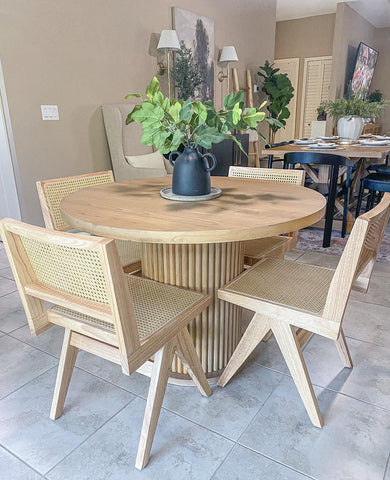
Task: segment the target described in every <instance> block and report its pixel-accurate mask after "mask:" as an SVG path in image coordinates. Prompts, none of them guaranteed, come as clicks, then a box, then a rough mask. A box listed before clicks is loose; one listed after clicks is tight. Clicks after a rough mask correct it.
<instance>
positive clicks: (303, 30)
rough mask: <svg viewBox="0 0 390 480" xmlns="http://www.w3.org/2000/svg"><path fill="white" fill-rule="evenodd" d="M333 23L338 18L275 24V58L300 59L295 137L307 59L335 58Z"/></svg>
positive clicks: (330, 16) (310, 18)
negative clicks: (332, 56) (333, 56)
mask: <svg viewBox="0 0 390 480" xmlns="http://www.w3.org/2000/svg"><path fill="white" fill-rule="evenodd" d="M334 23H335V14H329V15H317V16H314V17H307V18H300V19H297V20H285V21H283V22H277V23H276V35H275V58H278V59H281V58H297V57H298V58H299V78H298V92H296V95H297V118H296V128H295V136H298V135H299V125H300V117H301V97H302V83H303V68H304V59H305V58H309V57H323V56H330V55H332V49H333V34H334Z"/></svg>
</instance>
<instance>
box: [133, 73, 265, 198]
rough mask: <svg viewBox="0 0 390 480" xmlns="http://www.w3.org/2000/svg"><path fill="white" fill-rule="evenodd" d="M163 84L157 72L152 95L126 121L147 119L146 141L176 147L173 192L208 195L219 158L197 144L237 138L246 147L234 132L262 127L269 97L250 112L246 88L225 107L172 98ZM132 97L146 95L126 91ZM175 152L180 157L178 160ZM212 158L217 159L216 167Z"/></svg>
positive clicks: (160, 146)
mask: <svg viewBox="0 0 390 480" xmlns="http://www.w3.org/2000/svg"><path fill="white" fill-rule="evenodd" d="M159 88H160V84H159V81H158V80H157V78H156V77H154V78H153V80H152V81H151V82H150V85H149V86H148V87H147V89H146V97H147V98H145V99H144V100H143V101H142V103H140V104H139V105H136V106H135V107H134V109H133V110H132V111H131V112H130V113H129V115H128V116H127V119H126V124H129V123H131V122H137V123H140V124H142V129H143V135H142V139H141V143H142V144H143V145H154V146H155V147H156V149H157V150H159V151H160V152H161V153H163V154H164V153H169V152H170V155H169V161H170V163H171V165H173V167H174V168H173V178H172V192H173V193H174V194H175V195H183V196H203V195H208V194H209V193H210V173H209V172H210V171H211V170H212V169H213V168H214V167H215V165H216V159H215V157H214V156H213V155H212V154H210V153H207V154H204V155H201V154H200V153H199V151H198V150H197V148H198V147H204V148H211V146H212V144H213V143H219V142H222V141H223V140H224V139H225V138H231V139H232V140H233V141H234V142H236V144H237V145H238V147H239V148H240V149H241V150H242V151H244V150H243V148H242V145H241V143H240V142H239V141H238V140H237V138H236V137H235V136H234V133H233V132H234V131H235V130H236V129H237V130H248V129H252V130H256V127H257V124H258V123H259V122H261V121H262V120H264V117H265V113H264V112H262V111H260V109H261V108H262V107H263V106H264V105H265V102H264V103H263V104H262V105H261V106H260V107H259V108H249V109H248V110H247V111H245V108H246V106H245V103H244V101H243V98H244V92H243V91H242V90H240V91H238V92H237V93H236V95H233V94H232V93H229V94H228V95H226V97H225V99H224V103H223V105H224V107H223V108H222V109H221V110H216V109H215V108H214V105H213V103H212V101H206V102H204V103H201V102H195V101H191V99H187V100H185V101H183V100H176V99H173V100H169V98H167V97H164V95H163V94H162V92H161V91H160V89H159ZM129 97H138V98H139V97H140V95H138V94H131V95H127V96H126V98H129ZM244 111H245V113H244ZM181 145H183V146H184V151H183V152H182V153H179V152H177V151H176V150H177V149H178V148H179V146H181ZM244 153H245V152H244ZM175 154H176V155H178V156H177V157H176V159H175V160H173V156H174V155H175ZM207 157H210V158H211V159H212V165H211V166H210V165H209V163H208V160H207Z"/></svg>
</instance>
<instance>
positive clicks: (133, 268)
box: [36, 170, 141, 273]
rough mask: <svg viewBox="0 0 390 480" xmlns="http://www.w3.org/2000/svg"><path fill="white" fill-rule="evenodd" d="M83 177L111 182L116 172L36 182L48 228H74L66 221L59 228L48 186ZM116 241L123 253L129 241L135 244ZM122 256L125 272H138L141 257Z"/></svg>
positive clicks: (94, 181) (95, 182)
mask: <svg viewBox="0 0 390 480" xmlns="http://www.w3.org/2000/svg"><path fill="white" fill-rule="evenodd" d="M83 179H85V180H86V181H88V180H89V179H90V180H91V185H96V184H98V182H97V180H98V179H99V180H101V182H99V183H111V182H114V181H115V179H114V174H113V173H112V170H105V171H102V172H94V173H86V174H84V175H73V176H70V177H62V178H51V179H49V180H41V181H38V182H36V187H37V191H38V198H39V203H40V205H41V210H42V216H43V221H44V223H45V227H46V228H50V229H52V230H57V231H62V232H66V231H69V230H72V227H71V226H70V225H67V224H66V223H65V222H64V226H63V227H62V228H58V226H57V225H56V221H55V218H54V212H53V208H54V207H53V206H51V203H50V199H49V197H48V195H47V191H46V187H47V186H50V185H52V184H55V183H60V182H61V183H62V182H69V183H70V184H71V183H73V182H75V181H78V180H83ZM86 186H88V185H86ZM80 188H83V187H80ZM65 196H66V195H64V197H65ZM58 208H59V207H58ZM57 213H58V212H57ZM116 242H117V247H118V249H119V250H120V251H122V252H123V253H124V252H125V250H127V249H128V248H129V246H130V245H127V244H128V243H129V244H132V245H134V246H135V243H134V242H125V241H123V240H117V241H116ZM122 256H123V257H124V259H125V260H124V261H123V262H122V263H123V268H124V270H125V272H127V273H130V272H137V271H139V270H140V269H141V259H140V258H139V259H138V258H135V259H131V261H130V262H129V261H128V260H127V261H126V257H127V255H126V253H124V255H122Z"/></svg>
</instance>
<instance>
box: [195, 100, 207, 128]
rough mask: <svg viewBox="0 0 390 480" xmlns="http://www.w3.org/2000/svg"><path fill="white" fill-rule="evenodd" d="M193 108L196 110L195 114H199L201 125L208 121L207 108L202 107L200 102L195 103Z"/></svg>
mask: <svg viewBox="0 0 390 480" xmlns="http://www.w3.org/2000/svg"><path fill="white" fill-rule="evenodd" d="M192 107H193V109H194V113H196V114H198V117H199V124H201V123H203V122H204V121H206V118H207V110H206V107H205V106H204V105H202V104H201V103H200V102H193V103H192Z"/></svg>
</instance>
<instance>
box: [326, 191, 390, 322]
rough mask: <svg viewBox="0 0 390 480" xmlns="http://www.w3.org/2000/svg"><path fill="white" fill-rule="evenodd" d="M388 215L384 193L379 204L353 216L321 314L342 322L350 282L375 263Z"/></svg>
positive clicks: (389, 195) (389, 199)
mask: <svg viewBox="0 0 390 480" xmlns="http://www.w3.org/2000/svg"><path fill="white" fill-rule="evenodd" d="M389 215H390V193H386V194H385V195H384V197H383V199H382V201H381V202H380V203H379V205H377V206H376V207H375V208H373V209H372V210H370V211H369V212H367V213H365V214H364V215H361V216H360V217H358V218H357V219H356V221H355V224H354V226H353V229H352V232H351V235H350V237H349V239H348V242H347V244H346V246H345V248H344V252H343V254H342V256H341V258H340V261H339V264H338V266H337V268H336V271H335V274H334V276H333V279H332V282H331V284H330V287H329V292H328V296H327V300H326V304H325V307H324V312H323V317H324V318H331V319H332V320H333V321H336V322H340V323H341V320H342V318H343V315H344V311H345V307H346V305H347V302H348V298H349V294H350V291H351V288H352V286H353V283H354V282H355V281H356V280H358V279H359V276H360V275H361V274H362V273H363V272H364V271H365V269H366V268H367V267H370V266H371V265H372V264H374V263H375V260H376V256H377V254H378V251H379V248H380V244H381V242H382V238H383V235H384V232H385V229H386V226H387V222H388V220H389ZM371 272H372V268H370V275H371Z"/></svg>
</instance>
